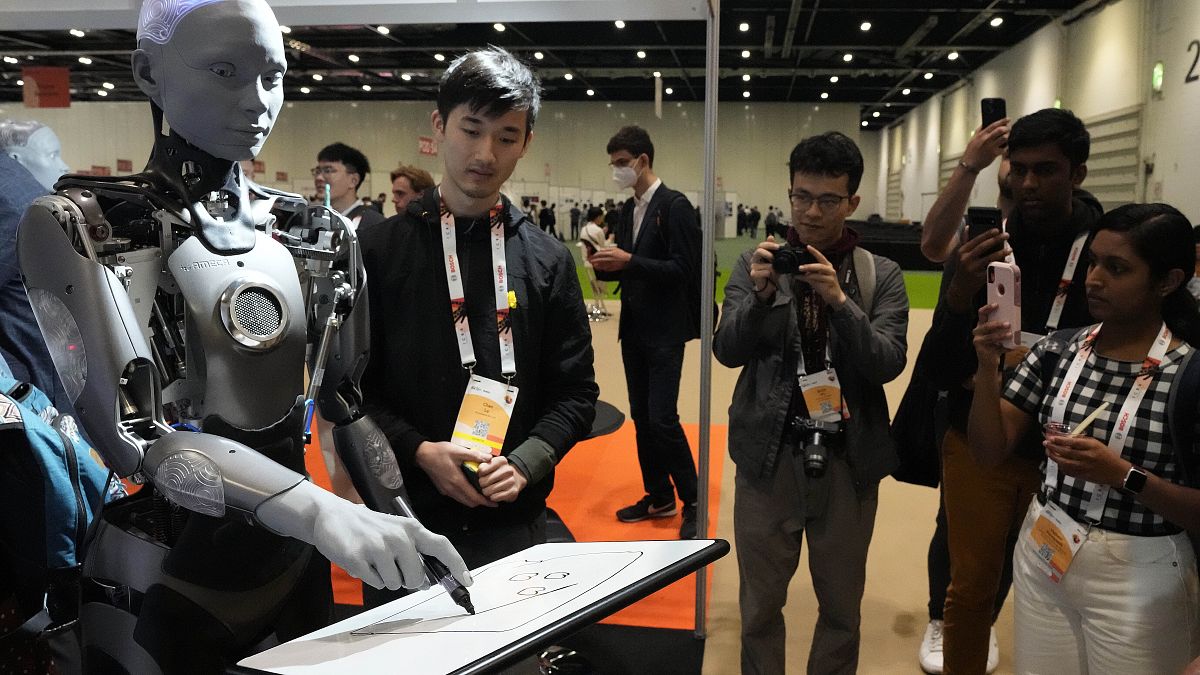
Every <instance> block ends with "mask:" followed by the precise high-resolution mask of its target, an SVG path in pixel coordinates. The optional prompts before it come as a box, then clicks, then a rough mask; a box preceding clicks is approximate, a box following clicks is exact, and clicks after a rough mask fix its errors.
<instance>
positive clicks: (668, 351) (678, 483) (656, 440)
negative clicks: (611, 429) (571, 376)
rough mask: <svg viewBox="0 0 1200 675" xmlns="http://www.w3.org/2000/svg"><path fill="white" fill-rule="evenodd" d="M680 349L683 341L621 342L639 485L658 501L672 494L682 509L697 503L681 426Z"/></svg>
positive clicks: (693, 472)
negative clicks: (659, 344)
mask: <svg viewBox="0 0 1200 675" xmlns="http://www.w3.org/2000/svg"><path fill="white" fill-rule="evenodd" d="M683 349H684V345H683V343H679V344H675V345H669V346H666V347H657V346H652V345H648V344H645V343H643V342H641V341H640V340H637V339H629V338H626V339H624V340H622V341H621V358H622V360H623V361H624V362H625V384H626V386H627V387H628V389H629V416H630V417H631V418H632V419H633V426H634V429H635V430H636V432H637V453H638V464H640V465H641V467H642V485H643V487H645V489H646V494H648V495H650V496H651V497H653V498H654V500H655V502H657V503H663V502H665V501H666V500H667V498H668V497H670V498H672V499H673V498H674V494H675V493H676V492H678V493H679V499H680V500H681V501H682V502H683V503H684V504H685V505H686V504H695V503H696V462H695V460H693V459H692V450H691V448H690V447H689V446H688V441H687V437H686V436H684V434H683V426H681V425H680V424H679V412H678V403H679V376H680V374H681V373H682V371H683ZM672 482H674V484H675V485H674V489H672V487H671V484H672Z"/></svg>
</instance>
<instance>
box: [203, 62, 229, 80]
mask: <svg viewBox="0 0 1200 675" xmlns="http://www.w3.org/2000/svg"><path fill="white" fill-rule="evenodd" d="M208 70H209V71H210V72H211V73H212V74H213V75H216V76H217V77H233V74H234V68H233V64H232V63H225V62H223V61H222V62H219V63H214V64H212V65H211V66H209V67H208Z"/></svg>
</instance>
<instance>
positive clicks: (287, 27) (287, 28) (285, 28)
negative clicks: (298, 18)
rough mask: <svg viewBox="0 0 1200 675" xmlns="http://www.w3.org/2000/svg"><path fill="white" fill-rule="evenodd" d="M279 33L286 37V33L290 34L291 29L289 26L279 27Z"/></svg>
mask: <svg viewBox="0 0 1200 675" xmlns="http://www.w3.org/2000/svg"><path fill="white" fill-rule="evenodd" d="M279 32H280V33H283V34H284V35H287V34H288V33H290V32H292V27H291V26H280V27H279Z"/></svg>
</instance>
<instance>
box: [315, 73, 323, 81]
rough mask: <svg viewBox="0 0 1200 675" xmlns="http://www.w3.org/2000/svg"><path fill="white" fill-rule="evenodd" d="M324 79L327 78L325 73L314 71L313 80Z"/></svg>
mask: <svg viewBox="0 0 1200 675" xmlns="http://www.w3.org/2000/svg"><path fill="white" fill-rule="evenodd" d="M323 79H325V76H324V75H322V74H320V73H313V81H314V82H320V81H321V80H323Z"/></svg>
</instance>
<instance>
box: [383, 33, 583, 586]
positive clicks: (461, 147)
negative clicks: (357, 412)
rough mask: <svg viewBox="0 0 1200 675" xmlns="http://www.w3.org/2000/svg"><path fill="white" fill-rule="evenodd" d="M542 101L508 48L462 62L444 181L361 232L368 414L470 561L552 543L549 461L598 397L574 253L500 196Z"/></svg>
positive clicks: (443, 137)
mask: <svg viewBox="0 0 1200 675" xmlns="http://www.w3.org/2000/svg"><path fill="white" fill-rule="evenodd" d="M539 104H540V92H539V85H538V82H537V80H536V78H535V77H534V76H533V73H532V72H531V71H530V70H529V69H528V67H526V66H525V65H524V64H522V63H521V62H519V61H518V60H517V59H516V58H514V57H513V56H512V55H511V54H509V53H508V52H506V51H504V50H502V49H498V48H491V49H486V50H481V51H477V52H472V53H469V54H467V55H465V56H463V57H461V58H459V59H458V60H456V61H454V62H453V63H452V64H450V66H449V68H447V70H446V73H445V74H444V75H443V77H442V81H441V84H440V86H439V91H438V99H437V110H436V111H434V112H433V114H432V116H431V121H432V124H433V131H434V134H435V135H436V136H437V139H438V142H439V147H440V148H441V156H442V158H443V160H444V162H445V169H444V179H443V180H442V183H441V184H440V185H439V186H437V188H435V189H432V190H428V191H426V192H425V193H424V194H423V195H422V196H421V197H420V202H419V203H420V207H421V208H420V209H417V208H414V207H412V206H411V205H410V208H408V209H406V210H405V212H404V213H402V214H400V215H399V216H398V218H399V219H400V222H399V223H398V225H399V226H397V227H389V228H368V229H367V230H363V231H360V236H361V244H362V251H363V258H364V264H365V267H366V269H367V274H368V276H369V278H370V279H371V284H370V286H369V289H370V290H369V293H370V298H369V300H370V304H371V305H372V306H373V307H374V308H375V309H374V311H372V325H371V336H372V338H371V342H372V345H371V363H370V365H369V367H368V372H367V373H366V375H365V376H364V378H363V393H364V398H365V401H364V409H365V410H367V411H368V412H369V414H370V415H371V416H372V417H373V418H374V419H375V420H376V421H377V422H378V423H379V426H380V428H381V429H382V430H383V431H384V433H385V434H386V435H387V437H388V440H389V441H390V442H391V445H392V447H393V448H394V449H395V452H396V455H397V457H398V459H399V462H400V467H401V470H402V472H403V474H404V482H405V484H406V486H407V488H408V492H409V495H410V497H411V504H412V507H413V510H414V511H415V513H416V515H417V516H418V517H419V518H420V520H421V522H422V523H423V524H424V525H425V526H426V527H428V528H429V529H431V530H433V531H435V532H438V533H441V534H444V535H446V536H447V537H449V538H450V540H451V541H452V542H453V543H454V545H455V547H456V548H457V549H458V550H459V552H460V553H461V554H462V556H463V559H464V560H466V562H467V564H468V566H470V567H472V568H474V567H478V566H480V565H483V564H486V563H488V562H491V561H493V560H497V559H499V558H501V557H504V556H506V555H509V554H511V553H515V552H517V551H521V550H523V549H525V548H528V547H529V546H533V545H535V544H539V543H542V542H544V541H545V539H546V496H547V495H548V494H549V493H550V489H551V487H552V486H553V481H554V467H555V465H556V464H557V463H558V462H559V461H560V460H561V459H562V457H563V456H564V455H565V454H566V453H567V451H568V450H570V448H571V447H572V446H573V445H574V444H575V443H576V442H577V441H578V440H580V439H582V438H584V437H585V436H586V435H587V433H588V431H589V430H590V428H591V423H592V419H593V417H594V416H595V403H596V397H597V395H598V393H599V391H598V388H597V386H596V383H595V376H594V371H593V367H592V347H591V331H590V329H589V327H588V320H587V315H586V314H585V310H584V304H583V299H582V294H581V292H580V289H579V282H578V278H577V277H576V274H575V265H574V262H573V260H572V258H571V255H570V253H569V252H568V251H567V250H566V249H565V248H564V247H563V246H562V244H561V243H560V242H558V241H557V240H556V239H554V238H552V237H551V236H550V235H548V234H545V233H544V232H542V231H541V230H540V229H538V227H537V225H536V224H535V223H534V222H533V221H531V220H530V219H529V217H528V216H526V215H525V214H523V213H522V212H521V211H520V209H519V208H518V207H515V206H513V205H512V204H511V203H510V202H509V200H508V198H507V197H505V196H503V195H501V194H500V186H501V185H502V184H503V183H504V181H506V180H507V179H508V177H509V176H510V175H511V174H512V172H513V170H514V169H515V168H516V164H517V161H518V160H520V158H521V157H522V156H524V154H525V152H526V150H527V149H528V147H529V144H530V143H531V142H532V141H533V125H534V122H535V120H536V117H537V112H538V108H539ZM468 466H469V467H471V468H469V469H468V468H464V467H468Z"/></svg>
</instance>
